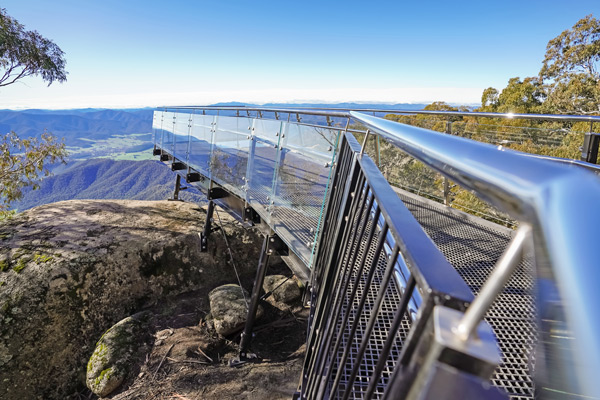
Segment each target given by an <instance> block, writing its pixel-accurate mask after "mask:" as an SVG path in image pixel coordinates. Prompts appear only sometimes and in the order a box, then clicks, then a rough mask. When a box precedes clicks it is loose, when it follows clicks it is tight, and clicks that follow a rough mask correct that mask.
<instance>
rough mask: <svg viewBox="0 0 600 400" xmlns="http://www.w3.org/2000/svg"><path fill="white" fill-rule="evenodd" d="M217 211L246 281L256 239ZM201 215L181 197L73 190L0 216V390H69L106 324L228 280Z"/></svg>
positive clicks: (81, 380)
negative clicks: (63, 197)
mask: <svg viewBox="0 0 600 400" xmlns="http://www.w3.org/2000/svg"><path fill="white" fill-rule="evenodd" d="M220 214H221V220H223V224H224V228H225V231H226V233H227V236H228V240H229V244H230V245H231V249H232V251H233V253H234V258H235V260H236V265H237V267H238V271H239V272H240V275H241V279H242V283H244V282H251V279H252V278H253V276H254V272H255V266H256V262H257V260H258V256H259V252H260V248H261V239H260V238H259V237H258V236H257V235H256V234H255V233H254V232H253V231H251V230H246V229H244V228H242V227H240V226H239V225H238V224H237V223H235V222H234V221H232V219H230V218H229V217H228V216H227V215H226V214H225V213H223V212H221V213H220ZM205 216H206V212H205V211H204V210H203V209H201V208H199V207H198V206H197V205H195V204H191V203H183V202H168V201H81V200H75V201H66V202H60V203H54V204H47V205H44V206H40V207H37V208H34V209H31V210H28V211H26V212H24V213H22V214H19V215H17V216H16V217H14V218H13V219H11V220H9V221H4V222H1V223H0V260H3V261H2V262H1V263H0V398H1V399H3V400H4V399H6V400H11V399H25V398H26V399H64V398H67V397H69V396H73V397H77V396H76V395H74V393H75V392H76V391H77V390H78V389H79V388H81V385H82V384H85V371H86V364H87V361H88V359H89V357H90V355H91V354H92V352H93V350H94V346H95V341H96V340H97V339H98V337H99V336H100V335H101V334H102V332H104V331H106V330H107V329H108V328H109V327H110V326H112V325H113V324H115V323H116V322H117V321H119V320H121V319H123V318H125V317H127V316H128V315H131V314H133V313H135V312H137V311H139V310H142V309H144V308H145V307H147V306H151V305H153V304H157V303H160V302H163V301H165V299H172V298H175V296H177V295H179V294H181V293H185V292H188V291H190V290H200V291H201V293H200V294H199V295H201V296H205V295H206V294H207V292H208V290H210V288H214V287H215V286H217V285H220V284H224V283H227V282H232V281H233V279H235V278H233V277H234V275H233V269H232V267H231V265H229V264H228V263H227V260H228V258H229V256H228V252H227V248H226V247H225V244H224V242H223V240H222V238H221V237H220V233H218V232H216V233H214V234H213V235H214V238H213V237H211V240H210V244H209V251H208V252H206V253H201V252H200V239H199V236H198V232H201V231H202V228H203V224H204V219H205ZM232 278H233V279H232ZM247 286H249V287H251V284H248V285H247Z"/></svg>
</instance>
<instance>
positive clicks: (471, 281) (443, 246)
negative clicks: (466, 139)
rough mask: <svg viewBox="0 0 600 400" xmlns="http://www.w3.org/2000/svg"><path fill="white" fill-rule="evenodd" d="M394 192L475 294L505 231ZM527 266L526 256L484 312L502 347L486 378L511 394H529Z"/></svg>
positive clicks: (531, 317) (531, 335)
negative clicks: (486, 312) (488, 376)
mask: <svg viewBox="0 0 600 400" xmlns="http://www.w3.org/2000/svg"><path fill="white" fill-rule="evenodd" d="M399 196H400V198H401V199H402V201H403V202H404V204H405V205H406V206H407V208H408V209H409V210H410V211H411V213H412V214H413V215H414V216H415V218H416V219H417V220H418V221H419V223H421V225H422V226H423V229H424V230H425V232H427V234H428V235H429V236H430V237H431V239H432V240H433V241H434V242H435V244H436V245H437V246H438V247H439V248H440V250H441V251H442V253H443V254H444V255H445V256H446V258H447V259H448V261H450V263H451V264H452V265H453V266H454V268H456V270H457V271H458V273H459V274H460V275H461V277H462V278H463V279H464V280H465V282H466V283H467V284H468V285H469V287H470V288H471V290H472V291H473V293H474V294H477V293H478V292H479V290H480V288H481V286H482V285H483V283H484V282H485V280H486V279H487V277H488V275H489V274H490V272H491V271H492V269H493V267H494V265H495V263H496V261H497V260H498V259H499V258H500V255H501V254H502V252H503V250H504V249H505V248H506V246H507V244H508V242H509V241H510V238H511V231H510V230H509V229H506V228H503V227H501V226H495V225H494V224H491V223H488V222H487V221H477V220H476V218H474V217H471V216H468V217H467V216H466V215H463V214H462V213H459V212H456V211H455V210H452V211H449V210H447V209H445V208H444V206H442V205H439V204H436V203H432V202H431V203H430V202H427V201H423V200H421V199H419V200H416V199H415V198H414V197H413V196H411V195H409V194H406V193H399ZM533 272H534V271H533V265H532V263H531V259H530V258H527V257H526V258H525V260H524V261H523V262H522V263H521V264H520V265H519V267H518V269H517V270H516V271H515V273H514V274H513V276H512V278H511V279H510V281H509V282H508V284H507V285H506V287H505V288H504V290H503V291H502V293H501V294H500V295H499V297H498V299H497V300H496V302H495V303H494V305H493V306H492V308H491V310H490V311H489V312H488V314H487V316H486V321H487V322H488V323H489V324H490V325H491V326H492V328H493V330H494V333H495V334H496V337H497V339H498V344H499V346H500V350H501V352H502V363H501V364H500V365H499V366H498V368H496V372H495V374H494V376H493V378H492V382H493V383H494V385H496V386H497V387H500V388H502V389H504V390H506V392H508V393H509V395H510V397H511V399H513V400H520V399H531V398H533V396H534V384H533V380H532V377H531V376H532V373H531V371H530V370H531V369H532V368H533V364H534V359H533V353H532V350H533V347H534V344H535V340H536V336H535V304H534V298H533V294H532V289H533V278H532V276H533Z"/></svg>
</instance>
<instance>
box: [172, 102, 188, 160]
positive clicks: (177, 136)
mask: <svg viewBox="0 0 600 400" xmlns="http://www.w3.org/2000/svg"><path fill="white" fill-rule="evenodd" d="M174 118H175V119H174V120H173V135H174V136H173V156H174V157H175V158H177V159H178V160H180V161H185V162H186V163H187V161H188V145H189V141H190V140H189V132H190V114H188V113H175V115H174Z"/></svg>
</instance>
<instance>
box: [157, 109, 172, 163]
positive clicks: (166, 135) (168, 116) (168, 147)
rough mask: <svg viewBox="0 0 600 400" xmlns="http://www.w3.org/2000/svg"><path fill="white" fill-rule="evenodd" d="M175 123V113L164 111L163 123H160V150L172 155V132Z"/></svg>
mask: <svg viewBox="0 0 600 400" xmlns="http://www.w3.org/2000/svg"><path fill="white" fill-rule="evenodd" d="M174 123H175V113H173V112H170V111H165V112H164V113H163V121H162V131H163V135H162V144H161V146H160V147H161V148H162V149H163V150H164V151H166V152H168V153H169V154H173V139H174V136H173V130H174Z"/></svg>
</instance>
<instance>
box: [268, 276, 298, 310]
mask: <svg viewBox="0 0 600 400" xmlns="http://www.w3.org/2000/svg"><path fill="white" fill-rule="evenodd" d="M286 279H287V280H286ZM263 289H264V291H265V293H269V292H272V293H271V294H272V295H273V298H274V299H275V301H279V302H281V303H292V302H294V301H296V300H298V299H299V298H300V295H301V292H300V288H299V287H298V283H297V282H296V280H295V279H294V278H290V279H288V278H287V277H286V276H284V275H267V276H265V281H264V283H263Z"/></svg>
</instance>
